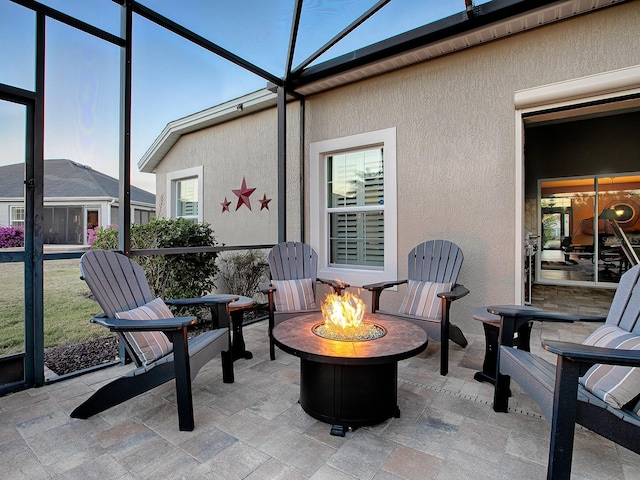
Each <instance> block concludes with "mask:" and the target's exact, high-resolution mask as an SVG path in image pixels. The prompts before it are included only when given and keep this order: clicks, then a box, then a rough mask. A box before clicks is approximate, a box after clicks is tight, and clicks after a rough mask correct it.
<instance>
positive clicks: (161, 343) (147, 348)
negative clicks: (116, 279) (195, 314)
mask: <svg viewBox="0 0 640 480" xmlns="http://www.w3.org/2000/svg"><path fill="white" fill-rule="evenodd" d="M116 318H122V319H127V320H157V319H160V318H173V314H172V313H171V310H169V307H167V306H166V305H165V303H164V302H163V301H162V300H161V299H159V298H155V299H153V300H151V301H150V302H149V303H147V304H146V305H143V306H142V307H138V308H134V309H133V310H127V311H126V312H117V313H116ZM124 336H125V338H126V339H127V342H129V344H130V345H131V348H133V351H134V353H135V354H136V355H137V357H138V358H139V359H140V361H141V362H142V364H143V365H149V364H150V363H153V362H155V361H156V360H158V359H160V358H162V357H164V356H166V355H167V354H169V353H171V351H173V345H172V343H171V342H170V341H169V339H168V338H167V336H166V335H165V334H164V333H162V332H125V333H124Z"/></svg>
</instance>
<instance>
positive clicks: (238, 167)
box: [156, 104, 301, 245]
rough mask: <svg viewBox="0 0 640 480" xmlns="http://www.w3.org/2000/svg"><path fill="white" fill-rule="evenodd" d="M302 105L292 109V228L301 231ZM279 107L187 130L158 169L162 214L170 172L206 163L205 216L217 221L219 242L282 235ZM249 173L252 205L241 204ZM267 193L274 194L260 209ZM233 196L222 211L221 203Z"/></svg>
mask: <svg viewBox="0 0 640 480" xmlns="http://www.w3.org/2000/svg"><path fill="white" fill-rule="evenodd" d="M298 110H299V109H298V105H297V104H294V105H293V106H292V107H291V108H289V111H288V114H287V129H288V132H289V135H288V140H287V165H288V166H287V215H288V220H287V232H288V234H289V235H291V237H292V238H294V237H295V236H296V232H299V231H300V203H301V202H300V193H301V188H300V146H299V145H300V143H299V135H298V132H299V129H300V127H299V125H300V120H299V112H298ZM277 139H278V138H277V113H276V110H275V109H270V110H265V111H262V112H258V113H254V114H252V115H247V116H244V117H241V118H240V119H238V120H234V121H231V122H226V123H222V124H220V125H217V126H215V127H210V128H207V129H204V130H199V131H196V132H193V133H190V134H188V135H183V136H182V137H181V138H180V140H178V142H177V143H176V144H175V145H174V146H173V147H172V148H171V150H170V151H169V152H168V153H167V155H166V156H165V157H164V158H163V161H162V162H160V164H158V166H157V169H156V196H157V198H158V205H159V212H161V213H160V215H163V216H166V215H167V198H168V197H167V173H168V172H175V171H177V170H185V169H189V168H193V167H199V166H202V167H203V169H204V189H203V195H204V198H203V206H202V208H203V212H202V214H203V217H202V219H203V221H205V222H208V223H210V224H211V225H212V227H213V230H214V232H215V235H216V238H217V240H218V242H219V243H222V244H225V245H260V244H273V243H277V241H278V200H277V196H278V178H277V175H278V171H277V159H278V144H277ZM243 178H245V180H246V186H247V188H255V191H254V192H253V193H252V194H251V195H250V196H249V200H250V203H251V210H249V209H248V208H247V206H246V205H242V206H241V207H240V208H238V209H237V210H236V206H237V199H238V197H237V196H236V195H235V194H234V193H233V190H237V189H240V187H241V184H242V179H243ZM264 195H266V197H267V198H268V199H269V198H270V199H272V200H271V202H269V203H268V209H267V208H265V209H261V203H260V202H259V200H260V199H263V198H264ZM225 198H226V199H227V201H230V202H231V204H230V205H229V210H228V211H225V212H223V209H222V205H221V203H222V202H223V201H224V199H225Z"/></svg>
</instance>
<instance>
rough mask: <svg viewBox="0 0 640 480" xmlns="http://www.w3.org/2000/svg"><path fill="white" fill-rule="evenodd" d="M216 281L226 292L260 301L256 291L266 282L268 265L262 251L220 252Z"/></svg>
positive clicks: (259, 295) (259, 294)
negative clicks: (219, 281)
mask: <svg viewBox="0 0 640 480" xmlns="http://www.w3.org/2000/svg"><path fill="white" fill-rule="evenodd" d="M218 268H219V270H218V279H220V280H221V282H222V284H224V288H225V290H226V291H227V292H229V293H233V294H238V295H244V296H245V297H252V298H254V299H256V300H259V299H261V297H262V296H263V294H261V293H260V292H259V291H258V289H259V287H260V284H261V283H262V282H265V281H266V280H268V275H269V263H268V262H267V258H266V255H265V253H264V251H263V250H244V251H239V252H222V253H221V254H220V255H219V256H218Z"/></svg>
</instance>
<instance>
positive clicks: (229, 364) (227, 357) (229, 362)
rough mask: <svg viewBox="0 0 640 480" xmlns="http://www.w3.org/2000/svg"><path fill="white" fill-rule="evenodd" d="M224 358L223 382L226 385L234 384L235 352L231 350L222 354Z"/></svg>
mask: <svg viewBox="0 0 640 480" xmlns="http://www.w3.org/2000/svg"><path fill="white" fill-rule="evenodd" d="M220 356H221V358H222V381H223V382H224V383H233V382H234V381H235V377H234V375H233V352H232V351H231V348H229V350H227V351H226V352H220Z"/></svg>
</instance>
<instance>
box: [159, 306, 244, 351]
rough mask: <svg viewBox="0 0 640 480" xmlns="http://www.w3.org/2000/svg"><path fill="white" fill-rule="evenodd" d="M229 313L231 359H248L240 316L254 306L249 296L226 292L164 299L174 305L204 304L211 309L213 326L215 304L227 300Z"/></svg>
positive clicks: (215, 322)
mask: <svg viewBox="0 0 640 480" xmlns="http://www.w3.org/2000/svg"><path fill="white" fill-rule="evenodd" d="M229 300H231V303H229V314H230V317H231V325H230V331H231V332H232V333H233V335H232V338H231V354H232V357H233V360H237V359H239V358H246V359H250V358H253V353H251V352H249V351H248V350H247V349H246V346H245V343H244V335H243V333H242V317H243V314H244V311H245V310H250V309H252V308H253V307H254V306H255V301H254V300H253V298H251V297H244V296H242V295H229V294H226V293H215V294H211V295H205V296H203V297H200V298H179V299H173V300H165V303H166V304H167V305H175V306H187V305H189V306H191V305H204V306H206V307H209V308H210V309H211V321H212V322H213V325H214V326H217V322H218V320H217V318H216V308H217V304H218V303H219V302H221V301H229Z"/></svg>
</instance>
